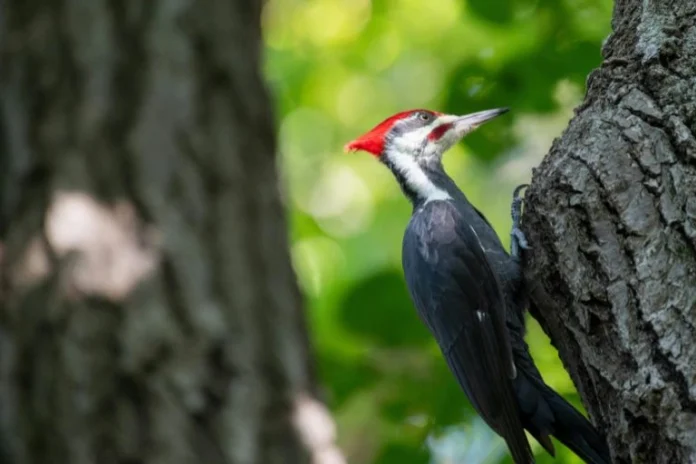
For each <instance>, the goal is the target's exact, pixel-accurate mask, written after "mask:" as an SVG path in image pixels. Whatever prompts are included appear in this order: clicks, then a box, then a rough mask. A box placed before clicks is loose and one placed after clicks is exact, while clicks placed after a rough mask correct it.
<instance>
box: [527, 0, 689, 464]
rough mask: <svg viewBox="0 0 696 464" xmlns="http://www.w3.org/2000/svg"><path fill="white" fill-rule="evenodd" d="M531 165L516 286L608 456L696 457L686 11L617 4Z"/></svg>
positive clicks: (659, 2)
mask: <svg viewBox="0 0 696 464" xmlns="http://www.w3.org/2000/svg"><path fill="white" fill-rule="evenodd" d="M613 29H614V32H613V34H612V35H611V37H610V38H609V40H608V41H607V43H606V45H605V47H604V50H603V54H604V62H603V64H602V65H601V67H600V68H599V69H598V70H596V71H595V72H593V73H592V75H591V76H590V78H589V79H588V90H587V96H586V98H585V102H584V104H583V105H582V106H581V107H580V108H579V109H578V110H577V112H576V116H575V117H574V118H573V120H572V121H571V123H570V126H569V127H568V129H567V130H566V131H565V133H564V134H563V136H562V137H561V138H560V139H558V140H556V141H555V143H554V144H553V147H552V149H551V152H550V153H549V155H548V156H547V157H546V159H545V160H544V162H543V163H542V165H541V166H540V167H539V168H538V169H537V170H536V171H535V173H534V178H533V182H532V187H531V188H530V189H529V190H528V192H527V203H526V206H527V210H526V212H525V217H524V220H525V226H524V229H525V231H526V233H527V234H528V237H529V239H530V242H531V246H532V248H533V252H531V253H528V266H527V268H528V269H527V279H528V283H529V285H530V287H531V291H532V294H533V297H532V298H533V300H534V303H535V304H536V309H533V311H534V313H535V314H534V315H535V316H537V318H539V319H540V321H541V323H542V325H543V327H544V328H545V330H546V331H547V332H548V333H549V334H550V336H551V338H552V340H553V341H554V344H555V345H556V346H557V347H558V349H559V352H560V355H561V358H562V359H563V360H564V362H565V364H566V366H567V367H568V369H569V370H570V372H571V375H572V377H573V379H574V381H575V382H576V384H577V385H578V388H579V391H580V393H581V395H582V397H583V399H584V401H585V404H586V406H587V407H588V409H589V411H590V413H591V415H592V416H593V417H594V419H595V421H596V422H598V423H599V425H600V426H601V427H602V428H604V429H605V430H607V433H608V436H609V441H610V444H611V447H612V449H613V452H614V453H615V458H616V459H615V461H616V462H620V463H623V462H632V463H651V464H653V463H665V464H666V463H670V464H671V463H695V462H696V138H695V134H696V3H694V2H693V1H692V0H618V1H617V2H616V6H615V10H614V20H613Z"/></svg>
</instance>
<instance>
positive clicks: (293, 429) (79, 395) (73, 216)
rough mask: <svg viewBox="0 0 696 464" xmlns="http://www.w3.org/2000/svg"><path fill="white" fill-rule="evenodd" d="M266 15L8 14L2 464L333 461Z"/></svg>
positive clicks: (24, 5)
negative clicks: (280, 175)
mask: <svg viewBox="0 0 696 464" xmlns="http://www.w3.org/2000/svg"><path fill="white" fill-rule="evenodd" d="M260 9H261V2H260V1H248V0H236V1H229V0H228V1H223V0H201V1H198V2H188V1H180V0H150V1H140V0H138V1H135V0H131V1H118V0H89V1H85V0H63V1H55V2H39V1H33V0H3V1H2V2H0V33H1V36H0V63H2V68H0V234H1V235H0V237H1V242H0V243H1V244H2V249H1V250H0V251H1V253H2V254H1V255H0V256H1V258H0V260H1V264H0V266H1V271H2V287H1V289H0V301H1V302H2V306H1V311H0V314H1V323H2V325H1V331H0V355H1V358H0V361H1V363H0V425H1V426H2V428H1V431H2V437H3V452H4V453H5V455H4V456H3V457H2V458H1V459H3V460H2V462H3V463H5V462H14V463H17V464H20V463H37V464H39V463H40V464H48V463H51V464H60V463H70V464H82V463H84V464H87V463H99V464H108V463H120V464H125V463H132V464H135V463H162V464H165V463H166V464H177V463H212V464H214V463H245V464H253V463H263V464H272V463H283V464H285V463H297V462H309V460H310V459H311V455H312V453H314V458H318V457H319V456H318V454H321V453H323V455H324V456H326V455H331V453H333V451H334V450H333V449H332V448H331V446H332V445H331V441H332V436H331V433H332V431H331V430H332V429H331V423H330V422H328V423H327V422H325V421H328V420H329V418H328V417H327V415H326V411H325V409H324V408H323V407H322V406H321V404H320V403H318V402H317V401H316V400H314V399H313V396H312V393H313V379H312V372H311V367H310V366H311V360H310V356H309V352H308V342H307V334H306V329H305V326H304V319H303V313H302V311H301V301H300V297H299V293H298V290H297V287H296V281H295V276H294V274H293V271H292V268H291V265H290V260H289V254H288V243H287V239H286V221H285V217H284V211H283V207H282V205H281V201H280V196H279V192H278V186H277V183H278V179H277V176H276V173H275V158H274V153H275V136H274V121H273V117H272V113H271V108H270V106H271V105H270V102H269V98H268V94H267V91H266V89H265V87H264V85H263V82H262V79H261V76H260V72H259V70H260V65H261V63H260V48H261V37H260V36H261V34H260V25H259V22H260ZM8 453H9V454H8ZM10 458H11V459H12V460H11V461H8V460H9V459H10ZM316 462H328V461H320V460H319V461H316ZM332 462H335V461H332Z"/></svg>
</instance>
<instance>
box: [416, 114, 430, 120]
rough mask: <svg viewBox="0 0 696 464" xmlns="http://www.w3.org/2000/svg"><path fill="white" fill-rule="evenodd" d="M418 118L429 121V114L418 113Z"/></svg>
mask: <svg viewBox="0 0 696 464" xmlns="http://www.w3.org/2000/svg"><path fill="white" fill-rule="evenodd" d="M418 118H420V120H421V121H430V115H429V114H428V113H419V114H418Z"/></svg>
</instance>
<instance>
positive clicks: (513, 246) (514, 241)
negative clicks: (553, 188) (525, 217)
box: [510, 184, 529, 260]
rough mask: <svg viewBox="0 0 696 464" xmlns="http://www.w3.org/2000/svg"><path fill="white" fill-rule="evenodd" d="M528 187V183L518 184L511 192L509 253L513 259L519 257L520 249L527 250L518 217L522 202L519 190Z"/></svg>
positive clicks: (520, 216)
mask: <svg viewBox="0 0 696 464" xmlns="http://www.w3.org/2000/svg"><path fill="white" fill-rule="evenodd" d="M526 187H528V184H522V185H518V186H517V187H516V188H515V190H514V192H512V205H511V207H510V214H511V216H512V230H511V231H510V254H511V255H512V257H513V258H515V259H518V260H519V259H520V258H521V251H520V250H529V244H528V243H527V237H525V235H524V232H522V229H521V228H520V219H521V218H522V203H523V202H524V200H523V199H522V198H521V197H520V191H521V190H522V189H524V188H526Z"/></svg>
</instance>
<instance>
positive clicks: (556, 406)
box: [515, 372, 611, 464]
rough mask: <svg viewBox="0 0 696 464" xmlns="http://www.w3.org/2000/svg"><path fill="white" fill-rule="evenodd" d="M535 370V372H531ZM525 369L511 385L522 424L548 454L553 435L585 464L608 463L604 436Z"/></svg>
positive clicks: (550, 450)
mask: <svg viewBox="0 0 696 464" xmlns="http://www.w3.org/2000/svg"><path fill="white" fill-rule="evenodd" d="M535 373H536V372H535ZM529 374H531V372H525V374H523V375H522V376H520V377H521V378H518V381H517V382H516V385H515V390H516V393H517V398H518V401H519V404H520V407H521V412H522V421H523V424H524V427H525V428H526V429H527V430H529V432H530V433H531V434H532V435H533V436H534V437H535V438H536V439H537V441H538V442H539V443H540V444H541V445H542V446H543V447H544V448H545V449H546V451H548V452H549V454H551V455H552V456H553V455H554V454H555V453H554V451H555V450H554V447H553V443H552V442H551V440H550V438H549V435H553V436H554V437H556V438H557V439H558V440H559V441H560V442H561V443H563V444H564V445H565V446H567V447H568V448H570V449H571V450H572V451H573V452H574V453H575V454H577V455H578V456H579V457H580V458H582V459H583V460H584V461H585V462H586V463H588V464H611V454H610V452H609V447H608V446H607V443H606V439H605V438H604V437H603V436H602V435H601V434H600V433H599V432H598V431H597V429H596V428H595V427H594V426H593V425H592V423H591V422H590V421H589V420H588V419H587V418H586V417H585V416H583V415H582V414H580V412H578V411H577V410H576V409H575V408H574V407H573V406H572V405H571V404H570V403H568V402H567V401H566V400H565V399H563V397H562V396H560V395H559V394H558V393H556V392H555V391H553V390H552V389H551V388H550V387H549V386H548V385H546V384H545V383H544V382H543V380H542V379H541V378H540V377H537V376H536V375H533V374H532V375H529Z"/></svg>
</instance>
